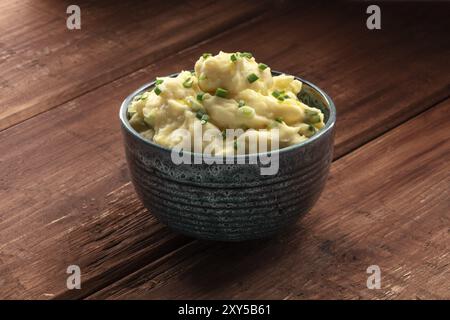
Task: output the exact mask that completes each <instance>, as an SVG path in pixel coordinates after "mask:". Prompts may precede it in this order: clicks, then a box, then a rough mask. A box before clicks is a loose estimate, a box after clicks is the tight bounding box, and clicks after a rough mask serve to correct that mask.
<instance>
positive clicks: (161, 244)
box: [0, 5, 450, 299]
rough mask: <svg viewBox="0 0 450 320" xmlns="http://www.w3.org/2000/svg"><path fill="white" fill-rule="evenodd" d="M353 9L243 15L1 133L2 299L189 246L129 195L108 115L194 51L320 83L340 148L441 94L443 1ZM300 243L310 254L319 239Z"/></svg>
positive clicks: (88, 288) (58, 289)
mask: <svg viewBox="0 0 450 320" xmlns="http://www.w3.org/2000/svg"><path fill="white" fill-rule="evenodd" d="M442 6H443V7H445V6H444V5H442ZM361 8H362V7H360V6H353V5H352V6H350V7H343V8H339V7H338V8H336V7H333V6H332V7H323V6H321V5H311V6H309V7H308V8H307V9H308V10H292V12H291V13H289V14H287V15H278V14H274V15H273V16H272V17H268V18H267V21H250V22H248V23H246V24H244V25H242V26H240V27H239V26H237V27H236V28H235V29H233V30H230V31H228V32H226V33H224V34H223V35H221V36H219V37H217V38H213V39H210V40H208V41H205V42H203V43H201V44H199V45H196V46H194V47H192V48H189V49H187V50H183V51H182V52H179V53H177V54H175V55H172V56H170V57H168V58H166V59H163V60H161V61H158V62H157V63H153V64H150V65H149V66H148V67H146V68H143V69H141V70H139V71H137V72H134V73H132V74H130V75H128V76H126V77H123V78H120V79H118V80H115V81H113V82H111V83H110V84H108V85H106V86H102V87H99V88H97V89H95V90H92V91H90V92H88V93H87V94H84V95H82V96H80V97H77V98H76V99H74V100H72V101H69V102H67V103H64V104H62V105H61V106H59V107H57V108H55V109H53V110H51V111H50V112H46V113H43V114H40V115H38V116H36V117H34V118H32V119H29V120H27V121H25V122H23V123H20V124H18V125H16V126H14V127H11V128H9V129H7V130H4V131H3V132H0V169H1V170H0V172H1V174H0V190H1V199H0V235H1V236H0V240H1V241H0V274H1V275H2V277H1V280H0V281H1V283H2V285H1V286H0V297H7V298H42V299H46V298H52V297H65V298H79V297H86V296H88V295H91V294H93V293H95V292H96V291H97V290H99V289H101V288H103V287H105V286H108V285H110V284H113V283H114V282H115V281H117V280H118V279H120V278H123V277H124V276H126V275H128V274H130V273H132V272H134V271H136V270H139V269H141V268H142V267H144V266H145V265H147V264H148V265H152V264H151V263H152V262H154V263H156V264H160V263H164V261H165V260H166V259H168V258H170V257H171V256H172V255H174V254H175V252H177V250H179V248H180V247H182V246H186V248H187V249H189V248H191V246H193V248H194V249H193V250H194V251H196V250H198V245H197V244H195V243H196V242H194V243H192V244H191V241H192V240H191V239H188V238H185V237H181V236H179V235H175V234H173V233H171V232H170V231H169V230H167V229H166V228H165V227H162V226H161V225H160V224H158V223H157V222H156V221H155V220H154V219H153V218H152V216H151V215H150V214H149V213H148V212H147V211H146V210H144V209H143V208H142V206H141V205H140V204H139V202H138V201H137V198H136V196H135V195H134V192H133V188H132V186H131V185H130V184H129V177H128V173H127V168H126V164H125V159H124V155H123V151H122V148H123V147H122V141H121V136H120V130H119V121H118V119H117V113H118V107H119V104H120V102H121V100H122V99H123V98H124V97H125V96H126V95H127V94H129V93H130V92H131V91H133V90H134V89H135V88H137V87H139V86H140V85H141V84H143V83H145V82H148V81H150V80H152V79H154V78H155V77H156V76H157V75H165V74H170V73H173V72H176V71H179V70H181V69H186V68H189V67H190V66H192V65H193V63H194V62H195V59H196V58H197V57H198V56H199V55H200V54H201V53H202V52H208V51H209V52H216V51H218V50H219V49H224V50H229V51H232V50H233V51H234V50H241V51H243V50H248V51H252V52H253V53H254V54H255V56H256V57H257V58H258V59H259V60H261V61H264V62H266V63H268V64H270V65H271V66H273V68H274V69H276V70H283V71H286V72H288V73H294V74H298V75H300V76H302V77H304V78H306V79H308V80H311V81H313V82H314V83H316V84H317V85H319V86H320V87H322V88H323V89H324V90H325V91H327V92H328V93H330V95H331V96H332V97H333V99H334V100H335V102H336V105H337V108H338V125H337V136H336V142H337V149H336V151H337V156H338V157H340V156H342V155H344V154H346V153H348V152H350V151H351V150H353V149H355V148H357V147H359V146H361V145H363V144H364V143H365V142H367V141H370V140H371V139H373V138H374V137H376V136H378V135H380V134H381V133H383V132H385V131H387V130H389V129H391V128H393V127H395V126H397V125H398V124H400V123H402V122H404V121H405V120H406V119H408V118H410V117H412V116H414V115H416V114H418V113H420V112H422V111H423V110H426V109H427V108H429V107H431V106H432V105H434V104H435V103H436V102H437V101H440V100H442V99H444V98H445V97H447V96H448V94H449V84H450V80H449V72H448V71H449V70H448V68H449V66H448V65H447V64H445V63H444V61H445V58H446V56H448V53H449V49H450V44H449V41H448V37H445V36H444V35H445V34H447V33H446V32H447V30H448V29H449V27H448V24H449V22H448V21H447V20H446V19H441V18H440V17H442V16H443V15H444V14H443V12H444V11H443V10H442V8H441V7H439V6H438V7H433V8H435V9H434V11H432V10H431V9H430V10H422V9H421V10H415V11H414V10H413V9H412V8H411V10H409V12H410V15H408V16H405V15H400V16H399V15H398V14H401V12H402V10H400V9H399V7H396V6H392V7H391V6H389V7H388V9H389V10H384V11H383V17H384V18H383V23H384V29H383V31H382V32H381V33H368V30H367V29H365V24H364V23H361V21H360V19H359V17H360V16H359V15H358V14H357V13H358V12H360V10H361ZM427 8H428V7H427ZM337 9H339V10H337ZM351 17H354V18H352V19H351ZM399 17H402V19H399ZM418 20H420V21H423V23H421V24H417V23H416V22H417V21H418ZM292 30H295V32H292ZM311 30H314V31H315V33H314V34H311ZM405 34H408V35H409V36H408V37H405ZM261 35H264V37H261ZM267 39H271V40H272V41H273V42H274V43H273V45H272V46H270V48H268V47H267V42H266V40H267ZM356 44H358V45H356ZM366 178H367V179H371V178H372V175H370V173H367V174H366ZM331 183H332V182H331ZM355 188H356V189H357V187H355ZM390 190H391V192H394V191H392V189H390ZM311 216H313V214H311ZM323 223H326V221H325V222H323ZM355 223H356V222H355ZM297 227H298V228H300V230H302V228H303V227H302V224H300V225H299V226H297ZM299 232H300V231H299ZM345 232H346V231H345V230H342V233H345ZM298 240H299V239H297V238H295V237H294V238H292V241H298ZM310 243H311V245H312V247H311V248H309V249H308V250H309V252H311V254H313V253H314V252H315V251H314V250H317V248H316V247H315V246H314V245H319V244H321V242H320V241H317V242H314V243H312V242H310ZM269 246H271V245H270V243H269ZM205 248H208V246H207V247H205ZM246 248H247V249H246ZM252 248H253V247H252V244H247V245H245V246H244V247H243V248H242V252H250V251H252V250H253V249H252ZM183 250H184V249H183ZM230 250H231V249H228V251H230ZM308 250H307V251H308ZM231 251H232V250H231ZM183 252H184V251H183ZM177 257H178V256H177ZM310 257H312V256H310ZM401 257H402V256H400V258H401ZM184 258H185V257H184V256H183V257H181V260H183V259H184ZM407 258H408V257H405V259H407ZM409 258H411V259H412V257H409ZM293 259H294V257H293ZM171 261H173V260H171ZM177 261H178V260H177ZM252 263H254V264H256V263H257V261H256V260H255V261H254V262H252ZM69 264H78V265H80V266H81V269H82V273H83V286H82V290H72V291H67V289H66V286H65V285H66V277H67V274H66V273H65V271H66V268H67V266H68V265H69ZM163 265H164V264H163ZM164 266H166V265H164ZM250 267H251V266H248V268H250ZM159 271H162V274H163V276H164V274H167V273H165V271H164V270H160V269H157V268H155V273H158V272H159ZM363 272H364V270H363ZM169 275H170V277H172V275H171V274H170V273H169ZM150 277H152V276H150ZM338 280H339V279H338ZM336 283H337V284H339V283H338V282H336ZM317 290H319V289H317ZM313 291H314V288H312V289H311V295H312V292H313ZM329 294H330V295H331V294H332V291H331V290H330V291H329Z"/></svg>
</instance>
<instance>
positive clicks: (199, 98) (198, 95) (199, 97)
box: [197, 92, 205, 101]
mask: <svg viewBox="0 0 450 320" xmlns="http://www.w3.org/2000/svg"><path fill="white" fill-rule="evenodd" d="M204 95H205V93H204V92H200V93H199V94H197V100H198V101H203V96H204Z"/></svg>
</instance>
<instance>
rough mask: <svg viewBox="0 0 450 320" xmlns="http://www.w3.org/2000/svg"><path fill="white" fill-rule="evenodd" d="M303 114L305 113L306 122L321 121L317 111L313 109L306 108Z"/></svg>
mask: <svg viewBox="0 0 450 320" xmlns="http://www.w3.org/2000/svg"><path fill="white" fill-rule="evenodd" d="M305 114H306V121H307V122H308V123H312V124H314V123H318V122H320V121H321V119H320V115H319V113H318V112H317V111H315V110H308V109H306V110H305Z"/></svg>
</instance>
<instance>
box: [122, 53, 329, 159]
mask: <svg viewBox="0 0 450 320" xmlns="http://www.w3.org/2000/svg"><path fill="white" fill-rule="evenodd" d="M301 88H302V83H301V82H300V81H298V80H296V79H294V77H293V76H289V75H284V74H283V75H279V76H272V74H271V71H270V68H269V67H268V66H267V65H265V64H263V63H259V64H258V63H257V62H256V61H255V59H254V58H253V56H252V55H251V54H250V53H246V52H244V53H240V52H236V53H225V52H220V53H219V54H217V55H215V56H212V55H210V54H203V56H202V57H200V58H199V59H198V61H197V62H196V63H195V72H193V73H191V72H188V71H183V72H181V73H180V74H179V75H178V76H177V77H176V78H170V77H162V78H157V79H156V85H155V87H154V88H152V90H150V91H148V92H144V93H143V94H142V95H139V96H137V97H135V98H134V99H133V101H132V103H131V104H130V105H129V107H128V114H129V119H130V124H131V125H132V126H133V128H134V129H135V130H137V131H138V132H139V133H140V134H141V135H142V136H143V137H144V138H146V139H150V140H153V141H154V142H155V143H157V144H159V145H161V146H165V147H168V148H173V147H175V146H177V145H179V144H180V142H181V141H182V139H183V135H182V134H181V133H180V132H185V133H186V132H189V133H191V136H193V135H194V131H195V128H196V127H198V126H201V127H202V130H203V132H204V131H207V130H208V129H211V130H213V132H217V137H219V136H220V143H218V138H217V139H214V140H206V141H203V142H202V148H203V150H205V148H207V147H208V145H210V144H211V143H213V142H214V144H215V149H214V153H215V154H232V153H234V150H235V149H236V148H237V145H238V144H239V143H241V142H245V141H248V140H249V139H250V138H252V139H256V140H259V139H262V138H264V139H268V140H269V143H270V141H271V139H273V138H274V137H275V135H274V134H273V133H274V132H275V129H277V130H276V132H277V137H279V143H278V145H279V147H280V148H283V147H286V146H290V145H293V144H297V143H299V142H301V141H304V140H306V139H308V138H309V137H311V136H312V135H314V134H315V133H316V132H317V131H318V130H320V129H321V128H322V127H323V126H324V115H323V113H322V112H321V111H320V110H319V109H316V108H312V107H309V106H307V105H306V104H304V103H302V102H301V101H299V99H298V98H297V94H298V93H299V92H300V91H301ZM181 129H184V130H181ZM226 129H241V130H236V131H234V132H238V134H237V135H236V136H233V138H232V139H228V138H226V137H227V134H228V132H230V130H228V131H226ZM211 141H213V142H211ZM253 141H255V140H253ZM245 150H246V152H248V150H249V149H248V147H246V149H245Z"/></svg>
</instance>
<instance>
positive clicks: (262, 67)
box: [258, 63, 268, 71]
mask: <svg viewBox="0 0 450 320" xmlns="http://www.w3.org/2000/svg"><path fill="white" fill-rule="evenodd" d="M267 67H268V66H267V64H265V63H260V64H258V68H259V70H261V71H264V70H266V69H267Z"/></svg>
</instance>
